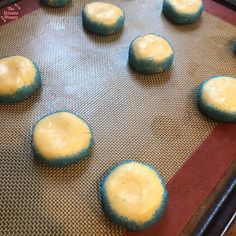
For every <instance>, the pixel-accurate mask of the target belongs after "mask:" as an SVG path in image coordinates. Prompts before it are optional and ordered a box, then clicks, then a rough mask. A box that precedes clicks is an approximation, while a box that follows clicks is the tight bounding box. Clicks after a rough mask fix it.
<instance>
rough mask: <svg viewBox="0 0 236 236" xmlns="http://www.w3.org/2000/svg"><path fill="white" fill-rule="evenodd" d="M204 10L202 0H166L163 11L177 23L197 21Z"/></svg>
mask: <svg viewBox="0 0 236 236" xmlns="http://www.w3.org/2000/svg"><path fill="white" fill-rule="evenodd" d="M202 12H203V3H202V0H164V2H163V13H164V14H165V16H166V17H167V18H168V19H170V20H171V21H173V22H174V23H177V24H189V23H193V22H195V21H197V20H198V19H199V17H200V16H201V15H202Z"/></svg>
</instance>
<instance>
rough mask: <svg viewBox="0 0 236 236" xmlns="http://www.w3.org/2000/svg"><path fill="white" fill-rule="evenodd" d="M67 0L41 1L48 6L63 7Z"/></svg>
mask: <svg viewBox="0 0 236 236" xmlns="http://www.w3.org/2000/svg"><path fill="white" fill-rule="evenodd" d="M68 1H69V0H41V2H42V3H43V4H45V5H47V6H50V7H64V6H65V5H66V4H67V3H68Z"/></svg>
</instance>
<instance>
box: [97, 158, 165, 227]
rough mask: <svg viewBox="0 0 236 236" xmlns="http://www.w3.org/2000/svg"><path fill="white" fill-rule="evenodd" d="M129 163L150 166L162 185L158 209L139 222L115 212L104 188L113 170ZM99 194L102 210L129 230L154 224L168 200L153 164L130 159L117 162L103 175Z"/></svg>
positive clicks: (162, 182) (160, 178)
mask: <svg viewBox="0 0 236 236" xmlns="http://www.w3.org/2000/svg"><path fill="white" fill-rule="evenodd" d="M129 163H138V164H141V165H144V166H146V167H148V168H150V169H151V170H153V171H154V172H155V173H156V177H157V178H158V180H159V181H160V184H161V186H162V187H163V193H162V197H161V204H160V206H159V207H158V209H156V210H155V213H154V214H153V215H152V217H151V218H150V219H149V220H147V221H145V222H141V221H140V222H137V221H133V220H130V219H129V218H127V217H124V216H121V215H120V214H119V213H118V212H116V211H115V210H114V208H113V206H112V204H111V203H110V201H109V197H108V193H107V189H106V182H107V180H108V178H109V177H110V176H112V175H113V174H114V172H115V171H116V170H117V168H119V167H121V166H125V165H127V164H129ZM100 196H101V201H102V206H103V209H104V212H105V213H106V214H107V215H108V217H109V218H110V219H111V220H112V221H113V222H114V223H115V224H118V225H120V226H122V227H124V228H126V229H129V230H143V229H146V228H148V227H150V226H152V225H154V224H155V223H156V222H157V221H158V220H159V219H160V218H161V216H162V214H163V212H164V210H165V208H166V205H167V201H168V192H167V188H166V185H165V182H164V180H163V178H162V176H161V175H160V173H159V172H158V171H157V170H156V169H155V168H154V167H153V166H151V165H149V164H147V163H139V162H136V161H132V160H128V161H124V162H121V163H119V164H118V165H117V166H115V167H113V168H112V169H111V170H110V171H109V172H108V173H107V174H106V175H105V176H104V177H103V179H102V181H101V184H100Z"/></svg>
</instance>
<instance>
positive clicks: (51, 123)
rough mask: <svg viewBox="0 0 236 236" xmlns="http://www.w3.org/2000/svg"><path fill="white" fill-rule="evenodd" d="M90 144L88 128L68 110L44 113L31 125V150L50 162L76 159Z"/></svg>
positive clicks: (55, 164)
mask: <svg viewBox="0 0 236 236" xmlns="http://www.w3.org/2000/svg"><path fill="white" fill-rule="evenodd" d="M92 146H93V135H92V132H91V129H90V128H89V126H88V125H87V124H86V123H85V122H84V121H83V120H82V119H81V118H79V117H78V116H76V115H74V114H72V113H70V112H66V111H60V112H55V113H53V114H50V115H47V116H45V117H43V118H42V119H41V120H39V121H38V122H37V123H36V125H35V126H34V128H33V132H32V148H33V151H34V153H35V155H36V156H37V157H38V158H39V159H40V160H42V161H44V162H45V163H46V164H48V165H50V166H58V167H60V166H65V165H68V164H73V163H75V162H78V161H80V160H82V159H84V158H85V157H86V156H88V154H89V152H90V150H91V148H92Z"/></svg>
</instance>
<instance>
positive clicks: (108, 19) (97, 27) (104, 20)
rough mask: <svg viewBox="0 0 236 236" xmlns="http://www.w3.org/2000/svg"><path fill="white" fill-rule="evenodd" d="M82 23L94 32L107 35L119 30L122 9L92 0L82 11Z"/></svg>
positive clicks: (122, 20)
mask: <svg viewBox="0 0 236 236" xmlns="http://www.w3.org/2000/svg"><path fill="white" fill-rule="evenodd" d="M82 19H83V25H84V27H85V28H87V29H88V30H90V31H91V32H93V33H95V34H100V35H108V34H113V33H116V32H118V31H119V30H121V28H122V27H123V24H124V20H125V15H124V12H123V10H122V9H121V8H120V7H118V6H116V5H113V4H110V3H105V2H92V3H88V4H86V5H85V7H84V8H83V11H82Z"/></svg>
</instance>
